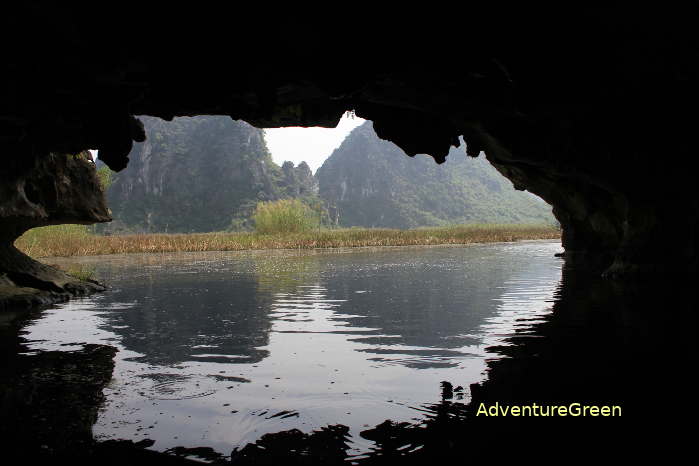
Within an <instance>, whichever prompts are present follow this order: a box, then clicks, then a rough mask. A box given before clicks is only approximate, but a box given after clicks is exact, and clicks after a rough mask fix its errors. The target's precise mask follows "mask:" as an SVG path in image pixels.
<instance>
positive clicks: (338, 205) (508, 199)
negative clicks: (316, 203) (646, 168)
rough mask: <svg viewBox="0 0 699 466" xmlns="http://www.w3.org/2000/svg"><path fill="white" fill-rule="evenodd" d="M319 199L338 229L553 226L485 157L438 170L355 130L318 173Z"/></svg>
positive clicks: (458, 155)
mask: <svg viewBox="0 0 699 466" xmlns="http://www.w3.org/2000/svg"><path fill="white" fill-rule="evenodd" d="M316 178H317V180H318V185H319V195H320V197H321V198H322V199H323V200H324V201H325V202H326V204H327V205H328V208H329V210H330V215H331V217H332V218H334V219H335V220H336V222H337V223H338V224H339V225H342V226H362V227H381V228H401V229H406V228H415V227H421V226H440V225H450V224H466V223H505V224H510V223H530V224H531V223H538V224H554V223H555V220H554V217H553V215H552V214H551V207H550V206H549V205H548V204H546V203H545V202H543V201H542V200H541V199H539V198H536V197H534V196H533V195H531V194H529V193H526V192H520V191H516V190H515V189H514V188H513V187H512V183H510V181H508V180H507V179H506V178H504V177H503V176H502V175H501V174H500V173H498V172H497V170H495V168H493V167H492V166H491V165H490V164H489V163H488V161H487V160H485V158H484V157H478V158H475V159H474V158H471V157H467V156H466V155H465V154H464V151H463V149H452V151H451V152H450V154H449V156H448V157H447V161H446V162H445V163H444V164H442V165H437V164H436V163H435V162H434V161H433V160H432V158H431V157H428V156H425V155H417V156H415V157H413V158H410V157H407V156H406V155H405V153H403V151H402V150H401V149H400V148H398V147H397V146H396V145H395V144H393V143H391V142H388V141H384V140H382V139H380V138H379V137H378V136H377V135H376V133H375V132H374V129H373V125H372V123H371V122H366V123H364V124H363V125H361V126H359V127H357V128H356V129H355V130H354V131H353V132H352V133H350V135H349V136H348V137H347V138H346V139H345V141H344V142H343V143H342V145H341V146H340V147H339V148H337V149H336V150H335V152H333V154H332V155H331V156H330V157H329V158H328V159H327V160H326V161H325V163H324V164H323V166H322V167H320V168H319V169H318V171H317V173H316Z"/></svg>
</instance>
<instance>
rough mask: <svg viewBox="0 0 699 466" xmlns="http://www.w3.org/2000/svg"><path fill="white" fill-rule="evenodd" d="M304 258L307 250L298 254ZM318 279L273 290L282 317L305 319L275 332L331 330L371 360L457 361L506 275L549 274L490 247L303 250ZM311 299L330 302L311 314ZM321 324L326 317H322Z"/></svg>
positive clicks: (419, 364) (418, 364)
mask: <svg viewBox="0 0 699 466" xmlns="http://www.w3.org/2000/svg"><path fill="white" fill-rule="evenodd" d="M305 259H306V260H308V259H309V257H306V258H305ZM310 259H314V260H315V261H316V262H317V266H316V267H315V269H317V270H319V271H322V272H320V281H321V283H322V285H323V286H322V287H320V288H313V289H312V288H310V287H308V286H306V287H299V288H297V290H296V291H295V292H291V293H290V292H289V289H288V287H287V288H286V289H284V291H285V292H286V293H284V294H281V295H278V296H277V299H276V301H275V307H276V308H281V309H283V311H284V313H283V316H282V315H277V317H279V318H283V319H285V320H294V321H296V322H303V321H306V322H308V325H306V326H303V325H301V326H299V325H296V326H295V327H294V328H293V329H289V328H286V327H282V328H281V329H280V328H279V326H277V327H275V331H276V332H280V333H283V332H289V333H338V334H345V335H347V336H348V339H349V340H351V341H352V342H353V343H355V347H354V349H355V350H356V351H360V352H363V353H367V356H368V358H369V359H370V360H371V361H375V362H376V363H378V364H383V365H386V364H392V365H402V366H407V367H412V368H419V369H422V368H439V367H453V366H456V365H458V362H459V360H460V359H463V358H464V357H468V356H471V354H469V353H470V351H472V348H469V347H473V346H475V345H478V344H480V343H481V340H482V336H481V334H482V328H481V326H483V325H484V324H485V323H486V320H487V319H488V318H489V317H491V316H492V315H493V314H494V313H495V311H496V310H497V307H496V306H495V305H494V303H495V302H496V300H497V298H498V297H499V296H500V295H501V294H502V292H503V289H504V288H507V287H510V286H511V285H510V284H509V283H508V278H509V277H510V276H512V275H513V274H515V273H517V272H520V273H521V272H524V271H526V273H527V274H529V275H530V276H533V277H534V279H536V278H537V277H538V278H543V279H545V280H547V281H548V280H550V279H551V277H552V276H553V279H555V275H556V274H557V271H556V270H551V268H550V267H545V266H534V268H535V270H534V269H533V266H532V265H531V263H530V262H529V261H528V259H529V258H528V257H527V256H518V255H516V254H515V255H514V257H509V256H508V259H509V260H510V262H509V263H507V262H505V261H504V260H503V257H502V256H501V255H500V253H498V252H496V251H494V250H493V249H490V248H488V249H483V248H470V249H468V250H454V249H443V250H434V249H430V250H419V249H418V250H405V251H390V252H385V251H384V252H371V253H362V254H357V253H355V254H351V255H349V254H348V255H333V256H327V255H326V256H311V257H310ZM314 304H315V305H317V306H319V307H320V308H322V309H330V308H333V313H332V314H331V315H330V316H329V317H327V319H326V320H327V321H329V322H330V324H331V326H330V327H329V326H328V325H324V324H323V322H321V321H320V320H319V314H318V313H315V314H314V312H313V308H314ZM325 324H327V322H325Z"/></svg>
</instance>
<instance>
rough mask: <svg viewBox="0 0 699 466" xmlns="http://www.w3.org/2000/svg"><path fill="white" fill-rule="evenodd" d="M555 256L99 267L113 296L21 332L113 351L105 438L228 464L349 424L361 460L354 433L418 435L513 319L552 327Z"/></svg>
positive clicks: (545, 248)
mask: <svg viewBox="0 0 699 466" xmlns="http://www.w3.org/2000/svg"><path fill="white" fill-rule="evenodd" d="M559 250H560V246H559V244H557V243H542V242H532V243H522V244H515V245H487V246H474V247H467V248H422V249H395V250H371V251H363V252H362V251H352V252H346V253H337V252H335V253H324V254H317V253H311V254H295V253H292V252H278V253H271V254H270V253H265V254H239V253H238V254H220V253H218V254H194V255H192V254H189V255H187V254H185V255H159V256H129V257H110V258H95V259H93V260H94V261H95V266H96V269H97V274H98V275H99V276H101V277H102V279H103V280H105V281H108V282H109V283H111V284H112V285H113V289H112V290H111V291H110V292H108V293H106V294H104V295H100V296H97V297H93V298H87V299H84V300H77V301H74V302H72V303H69V304H66V305H64V306H61V307H60V308H59V309H56V310H51V311H48V312H46V313H45V314H44V316H43V317H42V319H40V320H37V321H35V322H34V323H33V324H31V325H29V326H27V327H26V328H25V329H24V332H25V338H26V339H27V340H29V341H30V343H29V345H28V346H29V348H30V350H31V351H41V350H47V349H56V348H59V347H61V345H76V344H80V343H95V342H102V343H104V342H109V343H110V344H112V345H114V346H116V347H118V348H119V350H120V352H119V355H118V358H117V365H116V369H115V379H114V381H113V382H112V384H111V385H110V387H108V389H107V390H106V394H107V400H108V401H107V403H106V405H105V408H104V409H103V412H102V414H101V416H100V419H99V421H98V424H97V425H96V426H95V432H96V433H97V434H98V435H99V436H100V437H101V438H128V439H135V440H138V439H141V438H150V439H153V440H155V441H156V443H155V445H154V446H153V448H154V449H158V450H161V451H163V450H165V449H171V448H177V447H182V446H184V447H202V446H207V447H212V448H214V449H215V450H217V451H219V452H230V450H231V449H232V448H233V447H238V448H242V447H243V446H244V445H246V444H248V443H254V442H256V441H258V440H259V439H261V437H262V436H263V435H264V434H265V433H274V432H279V431H284V430H289V429H300V431H302V432H311V431H313V430H315V431H323V429H324V428H325V427H326V426H328V425H331V426H332V425H339V424H341V425H343V426H347V428H348V433H347V435H348V437H347V445H348V452H349V454H352V455H359V454H362V453H365V452H369V451H372V449H375V448H376V444H375V439H372V438H371V435H368V436H367V435H360V432H363V431H366V430H367V428H369V427H371V426H377V425H379V424H381V423H382V422H383V421H385V420H386V419H392V420H393V421H394V422H397V423H400V422H414V421H416V420H418V419H423V416H424V414H425V413H424V411H425V410H426V409H427V410H428V411H429V408H427V407H429V406H432V404H434V403H439V400H440V390H439V386H440V383H441V382H442V381H444V380H450V381H452V382H454V386H455V387H456V386H458V385H461V386H464V387H468V385H469V384H471V383H473V382H477V381H479V380H481V379H482V377H483V371H484V370H485V368H486V358H487V357H488V353H487V352H486V350H485V348H486V347H489V346H493V345H495V344H496V343H498V342H499V341H500V338H499V334H509V333H511V332H512V331H513V329H514V328H515V327H516V326H518V325H520V323H519V322H518V321H517V319H521V318H527V319H537V318H540V316H542V315H544V314H546V313H547V312H548V308H549V306H550V302H549V301H550V300H551V299H552V296H553V290H554V288H555V285H556V283H557V282H558V280H559V276H560V267H559V264H560V262H559V260H557V259H555V258H554V257H553V254H554V253H555V252H557V251H559ZM68 347H70V346H68ZM343 435H344V434H343ZM343 438H344V437H343ZM343 442H344V440H343Z"/></svg>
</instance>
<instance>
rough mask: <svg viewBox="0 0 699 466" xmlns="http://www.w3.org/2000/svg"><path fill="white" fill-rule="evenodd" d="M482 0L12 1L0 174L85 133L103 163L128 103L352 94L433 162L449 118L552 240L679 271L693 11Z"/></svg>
mask: <svg viewBox="0 0 699 466" xmlns="http://www.w3.org/2000/svg"><path fill="white" fill-rule="evenodd" d="M486 5H488V4H479V5H473V4H468V6H465V7H463V9H459V8H457V7H453V8H451V9H449V10H443V9H440V8H434V9H431V10H430V9H420V10H415V11H413V10H410V9H401V10H393V11H391V12H390V13H387V14H381V13H379V12H378V11H371V12H370V13H368V12H367V11H365V10H364V9H362V8H357V9H347V10H345V11H343V13H342V14H341V15H333V16H332V17H331V18H330V17H327V18H322V19H321V18H314V17H313V16H312V15H309V14H308V12H307V11H301V10H296V6H294V7H293V8H294V10H291V11H286V10H284V9H277V10H274V11H269V10H267V9H265V10H261V9H259V10H257V9H250V8H243V7H240V8H239V9H238V10H236V11H235V12H233V13H232V14H222V13H220V12H217V11H213V10H211V9H209V8H205V7H196V6H194V7H188V8H187V9H186V10H179V9H177V8H167V9H165V8H160V7H159V6H156V5H144V4H142V3H138V4H136V3H135V2H134V3H130V2H128V1H127V2H120V3H119V4H118V5H115V6H114V7H110V8H106V9H105V7H104V6H103V5H96V4H89V3H86V4H84V5H81V6H74V5H52V4H46V3H35V2H22V3H21V4H17V5H14V6H13V7H12V8H9V9H8V11H7V12H6V13H5V15H4V17H5V19H6V27H3V28H2V32H0V34H1V36H0V40H2V42H3V43H5V44H12V46H8V47H7V53H6V55H5V57H4V60H3V64H2V68H1V69H2V73H0V83H2V85H1V86H0V97H1V101H2V102H3V108H2V110H0V122H1V123H0V144H1V145H2V152H3V154H4V156H5V157H6V158H7V157H9V158H10V159H11V160H13V161H15V162H13V165H12V167H15V168H11V169H10V170H9V171H8V172H7V175H6V177H8V178H7V179H10V178H12V179H14V178H16V177H19V176H21V170H19V169H18V168H16V167H20V166H23V167H27V166H29V167H31V166H33V165H34V164H35V160H38V159H44V158H46V157H48V156H49V153H50V152H67V153H76V152H78V151H80V150H84V149H87V148H93V149H99V150H100V155H101V157H102V159H103V160H104V161H105V162H106V163H107V164H108V165H109V166H110V167H112V168H113V169H115V170H121V169H123V168H124V167H125V166H126V165H127V162H128V154H129V152H130V150H131V147H132V143H133V141H143V139H144V131H143V126H142V124H141V123H140V122H139V121H138V120H136V119H134V118H133V116H132V115H142V114H145V115H154V116H159V117H162V118H165V119H171V118H172V117H174V116H176V115H195V114H220V115H230V116H232V117H233V118H234V119H243V120H245V121H248V122H249V123H251V124H253V125H255V126H258V127H269V126H284V125H321V126H332V125H334V124H336V122H337V121H338V119H339V117H340V115H341V114H342V113H343V112H344V111H345V110H347V109H354V110H355V111H356V113H357V115H359V116H361V117H364V118H366V119H370V120H372V121H374V124H375V129H376V132H377V134H378V135H379V137H381V138H384V139H388V140H391V141H393V142H395V143H396V144H397V145H398V146H400V147H401V148H402V149H403V150H404V151H405V152H406V153H407V154H408V155H414V154H417V153H428V154H431V155H432V156H433V157H434V158H435V160H437V162H442V161H443V160H444V157H445V156H446V155H447V153H448V152H449V149H450V147H451V146H452V145H456V144H458V140H459V139H458V138H459V136H463V137H464V139H465V140H466V142H467V144H468V152H469V153H470V154H477V153H479V152H480V151H481V150H483V151H485V153H486V156H487V158H488V159H489V160H490V161H491V162H492V163H493V165H495V166H496V168H498V170H500V171H501V172H502V173H503V174H504V175H505V176H507V177H508V178H509V179H510V180H512V181H513V182H514V184H515V186H516V187H521V188H526V189H528V190H530V191H531V192H533V193H536V194H538V195H540V196H541V197H542V198H544V199H545V200H547V201H548V202H549V203H551V204H552V205H553V206H554V213H555V215H556V217H557V218H558V219H559V221H560V223H561V225H562V227H563V231H564V237H563V242H564V245H565V247H566V251H567V255H568V256H569V257H575V258H581V259H584V258H587V259H592V260H591V261H588V262H590V263H593V262H594V263H598V264H599V265H600V267H601V268H603V269H604V268H606V269H607V271H608V272H609V273H610V274H625V273H629V272H643V271H653V270H655V271H657V270H666V271H680V272H687V271H696V265H697V249H696V248H697V218H698V217H699V215H698V214H699V213H698V209H699V206H698V201H697V200H696V199H697V198H698V197H697V196H696V188H695V186H696V185H695V183H694V180H693V173H692V172H691V170H687V169H686V166H687V164H688V163H689V162H690V161H691V160H692V159H693V157H694V150H695V149H694V140H693V139H694V138H693V132H694V126H695V125H694V123H695V119H696V118H695V117H694V109H695V108H696V83H697V78H698V75H699V65H698V64H697V61H696V59H695V57H696V54H697V48H698V47H697V35H696V33H695V27H694V26H695V25H694V15H692V14H688V13H687V12H684V11H678V10H673V11H672V12H666V11H664V10H659V9H657V8H652V9H650V8H649V9H648V10H643V9H642V7H640V6H638V5H635V6H634V7H633V9H629V8H622V7H618V8H613V7H609V8H604V9H592V8H589V9H579V10H576V11H575V12H574V14H572V13H571V12H568V11H561V10H550V9H545V8H544V7H541V8H537V7H533V6H531V5H529V4H522V5H521V6H511V7H510V8H508V9H503V8H500V7H498V6H486ZM105 17H108V18H109V22H108V23H106V22H104V21H101V18H105ZM97 25H98V26H97ZM93 29H94V30H93ZM27 31H32V32H31V34H27ZM89 31H92V33H90V32H89ZM162 44H166V45H167V46H161V47H158V45H162ZM57 70H60V72H56V71H57ZM659 166H662V171H661V172H660V171H659V170H658V169H657V167H659ZM659 173H662V175H659ZM13 177H14V178H13ZM202 182H205V181H202Z"/></svg>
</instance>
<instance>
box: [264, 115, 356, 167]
mask: <svg viewBox="0 0 699 466" xmlns="http://www.w3.org/2000/svg"><path fill="white" fill-rule="evenodd" d="M365 121H366V120H364V119H362V118H359V117H357V116H355V117H352V116H349V115H348V114H345V115H343V117H342V119H341V120H340V122H339V123H338V125H337V127H335V128H301V127H291V128H267V129H265V140H266V141H267V148H268V149H269V151H270V152H271V153H272V159H273V160H274V161H275V162H276V163H277V164H278V165H281V164H282V163H284V162H285V161H286V160H291V161H292V162H294V165H298V164H299V163H300V162H303V161H305V162H306V163H307V164H308V165H309V166H310V167H311V170H312V171H313V173H315V171H316V170H317V169H318V167H320V166H321V165H322V164H323V162H324V161H325V159H327V158H328V157H329V156H330V154H332V152H333V151H334V150H335V149H337V148H338V147H339V146H340V144H341V143H342V141H344V139H345V137H347V135H348V134H349V133H350V131H352V130H353V129H354V128H356V127H357V126H359V125H361V124H362V123H364V122H365Z"/></svg>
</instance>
